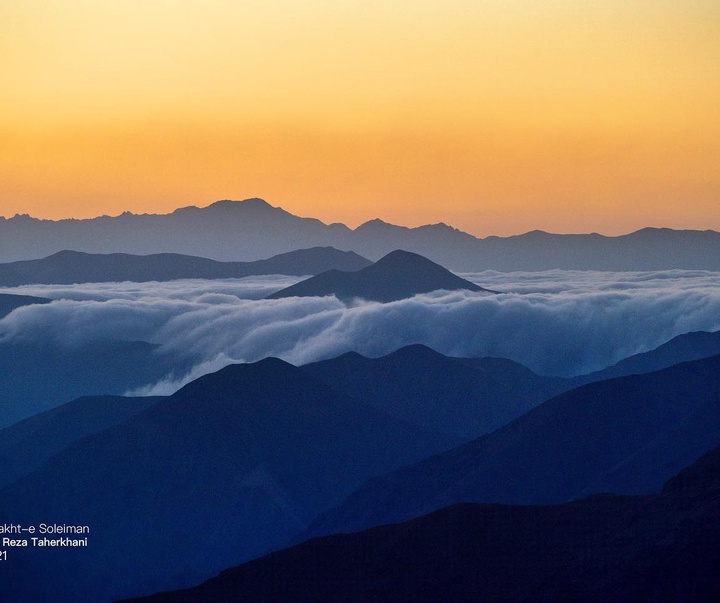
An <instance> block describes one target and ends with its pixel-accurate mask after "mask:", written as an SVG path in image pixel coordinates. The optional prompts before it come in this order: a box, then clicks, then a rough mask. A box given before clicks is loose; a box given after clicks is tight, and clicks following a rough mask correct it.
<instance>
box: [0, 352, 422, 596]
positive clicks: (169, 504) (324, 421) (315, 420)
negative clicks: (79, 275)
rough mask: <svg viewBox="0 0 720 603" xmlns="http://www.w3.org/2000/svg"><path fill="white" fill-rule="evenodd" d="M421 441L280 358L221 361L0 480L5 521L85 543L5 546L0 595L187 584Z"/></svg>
mask: <svg viewBox="0 0 720 603" xmlns="http://www.w3.org/2000/svg"><path fill="white" fill-rule="evenodd" d="M1 434H2V432H0V435H1ZM430 449H431V438H430V437H429V436H427V435H426V434H424V433H423V432H422V431H421V430H419V429H417V428H415V427H413V426H411V425H409V424H407V423H404V422H402V421H399V420H397V419H394V418H392V417H389V416H388V415H386V414H384V413H381V412H380V411H378V410H376V409H375V408H372V407H368V406H367V405H365V404H363V403H362V402H359V401H357V400H354V399H352V398H350V397H349V396H347V395H345V394H343V393H342V392H338V391H336V390H334V389H332V388H330V387H329V386H327V385H325V384H324V383H322V382H320V381H318V380H316V379H313V378H312V377H310V376H309V375H308V374H306V373H304V372H303V371H301V369H299V368H296V367H294V366H292V365H289V364H287V363H285V362H283V361H280V360H276V359H267V360H263V361H260V362H257V363H255V364H246V365H231V366H228V367H226V368H225V369H222V370H220V371H219V372H217V373H213V374H211V375H206V376H204V377H201V378H199V379H197V380H196V381H193V382H192V383H190V384H188V385H187V386H185V387H184V388H183V389H181V390H179V391H178V392H177V393H175V394H173V395H172V396H170V397H168V398H165V399H162V400H160V401H155V402H154V403H152V404H151V405H150V406H149V407H147V408H146V409H145V410H143V411H141V412H138V413H136V414H134V415H133V416H131V417H130V418H128V419H127V420H125V421H124V422H121V423H119V424H116V425H115V426H113V427H109V428H108V429H105V430H104V431H101V432H99V433H94V434H88V435H87V436H86V437H83V438H82V439H79V440H76V441H75V442H74V443H71V444H70V445H69V446H68V447H67V448H64V449H63V450H62V451H60V452H58V453H57V454H55V455H54V456H52V457H51V458H50V459H48V460H47V461H46V462H45V463H44V464H43V465H42V466H41V467H40V468H38V469H36V470H34V471H31V472H29V473H28V474H26V475H24V476H22V477H19V478H17V479H15V480H14V481H13V482H12V483H9V484H8V485H6V486H5V487H4V488H3V489H2V490H0V509H2V510H3V517H12V521H13V523H24V524H33V523H38V522H39V521H44V522H46V523H59V524H74V525H80V524H83V525H89V526H91V531H92V532H91V535H90V540H91V545H90V547H91V548H90V549H89V550H87V551H78V550H74V549H72V550H71V549H67V550H63V554H62V555H55V556H53V560H52V563H49V562H48V561H47V559H46V557H45V556H44V554H43V553H44V551H42V550H39V549H35V548H32V547H31V548H28V549H14V550H13V551H12V555H13V563H12V564H10V563H7V564H4V563H3V564H0V585H1V586H0V588H2V593H3V595H4V597H5V599H6V600H16V601H47V600H62V601H89V600H90V601H103V600H108V599H111V598H113V597H120V596H130V595H134V594H139V593H143V592H147V593H149V592H154V591H156V590H159V589H163V588H170V587H179V586H189V585H191V584H193V583H196V582H198V581H199V580H201V579H203V578H207V577H210V576H212V575H213V574H214V573H216V572H217V571H219V570H220V569H222V568H223V567H227V566H228V565H231V564H234V563H238V562H241V561H243V560H245V559H249V558H252V557H255V556H257V555H259V554H262V553H264V552H267V551H269V550H272V549H274V548H277V547H278V546H280V545H283V544H284V543H285V542H286V541H287V540H288V539H289V538H290V537H291V536H292V535H293V534H295V533H297V532H298V531H299V530H301V529H303V528H304V527H306V526H307V525H308V524H309V522H310V521H311V520H312V519H313V518H314V517H315V516H316V515H317V514H318V513H319V512H320V511H322V510H324V509H326V508H327V507H328V506H329V505H332V504H333V503H337V502H339V501H340V500H341V499H342V498H343V497H344V496H345V495H347V494H348V493H349V492H350V491H351V490H352V489H353V488H355V487H357V486H359V485H360V483H362V482H363V481H364V480H365V479H367V478H368V477H371V476H372V475H377V474H380V473H383V472H386V471H388V470H391V469H393V468H397V467H399V466H401V465H403V464H407V463H410V462H413V461H416V460H419V459H420V458H423V457H425V456H427V454H428V453H429V450H430ZM88 553H91V554H90V555H88ZM18 568H23V571H19V569H18Z"/></svg>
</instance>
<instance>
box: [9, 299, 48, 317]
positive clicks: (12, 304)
mask: <svg viewBox="0 0 720 603" xmlns="http://www.w3.org/2000/svg"><path fill="white" fill-rule="evenodd" d="M51 301H52V300H51V299H47V298H45V297H33V296H31V295H11V294H8V293H0V320H1V319H3V318H5V317H6V316H7V315H8V314H10V312H12V311H13V310H15V309H16V308H21V307H22V306H30V305H32V304H49V303H50V302H51Z"/></svg>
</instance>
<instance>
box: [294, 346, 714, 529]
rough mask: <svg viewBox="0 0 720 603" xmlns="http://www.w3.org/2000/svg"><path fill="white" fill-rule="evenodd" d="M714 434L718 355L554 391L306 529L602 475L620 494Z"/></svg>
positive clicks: (568, 487) (681, 463) (639, 489)
mask: <svg viewBox="0 0 720 603" xmlns="http://www.w3.org/2000/svg"><path fill="white" fill-rule="evenodd" d="M718 443H720V356H714V357H712V358H707V359H703V360H697V361H693V362H687V363H683V364H680V365H677V366H674V367H670V368H668V369H665V370H663V371H659V372H655V373H649V374H646V375H634V376H629V377H622V378H618V379H611V380H608V381H601V382H598V383H592V384H589V385H585V386H582V387H580V388H577V389H574V390H571V391H568V392H565V393H564V394H560V395H559V396H557V397H555V398H553V399H551V400H548V401H547V402H544V403H543V404H541V405H540V406H538V407H537V408H535V409H534V410H531V411H530V412H529V413H527V414H525V415H523V416H522V417H520V418H519V419H517V420H515V421H513V422H512V423H510V424H508V425H506V426H505V427H503V428H501V429H499V430H498V431H496V432H493V433H491V434H488V435H486V436H483V437H481V438H478V439H476V440H473V441H471V442H468V443H467V444H464V445H462V446H459V447H457V448H455V449H453V450H450V451H448V452H445V453H442V454H439V455H437V456H435V457H432V458H430V459H427V460H424V461H421V462H419V463H417V464H415V465H412V466H409V467H405V468H403V469H400V470H398V471H396V472H394V473H390V474H388V475H385V476H382V477H380V478H376V479H373V480H371V481H369V482H368V483H366V484H365V485H364V486H363V487H362V488H360V489H359V490H358V491H356V492H354V493H353V494H352V495H351V496H350V497H349V498H348V499H347V500H346V501H344V502H343V504H342V505H340V506H339V507H338V508H336V509H333V510H332V511H330V512H329V513H327V514H326V515H325V516H324V517H321V518H320V519H318V521H317V522H316V523H315V525H314V527H313V528H312V529H311V530H310V532H309V533H308V534H307V535H308V536H311V535H322V534H327V533H333V532H346V531H356V530H359V529H364V528H367V527H371V526H374V525H380V524H384V523H391V522H396V521H403V520H406V519H410V518H412V517H417V516H419V515H423V514H425V513H428V512H430V511H433V510H436V509H440V508H442V507H445V506H448V505H451V504H455V503H458V502H499V503H506V504H556V503H561V502H565V501H568V500H572V499H574V498H577V497H579V496H585V495H588V494H592V493H597V492H602V491H604V490H605V489H606V484H607V483H612V484H613V490H614V491H615V492H617V493H621V494H644V493H651V492H654V491H657V490H659V489H660V487H661V486H662V484H663V482H664V481H665V480H666V479H668V478H669V477H670V476H671V475H673V474H674V473H675V472H677V471H678V470H679V469H681V468H682V467H685V466H687V465H689V464H690V463H691V462H693V461H694V460H695V459H696V458H698V457H699V456H700V455H702V454H703V453H705V452H706V451H708V450H709V449H711V448H713V447H714V446H716V445H717V444H718ZM626 466H628V467H629V469H628V470H627V471H622V469H623V468H624V467H626ZM623 476H624V477H626V478H627V479H622V478H623Z"/></svg>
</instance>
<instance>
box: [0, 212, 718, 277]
mask: <svg viewBox="0 0 720 603" xmlns="http://www.w3.org/2000/svg"><path fill="white" fill-rule="evenodd" d="M318 246H321V247H327V246H330V247H335V248H336V249H341V250H345V251H354V252H356V253H358V254H360V255H361V256H363V257H366V258H369V259H370V260H372V261H375V260H377V259H379V258H381V257H382V256H384V255H386V254H388V253H389V252H391V251H393V250H394V249H405V250H407V251H412V252H414V253H419V254H421V255H423V256H425V257H427V258H429V259H431V260H432V261H434V262H437V263H439V264H441V265H443V266H446V267H447V268H449V269H451V270H454V271H480V270H501V271H509V270H548V269H553V268H560V269H569V270H663V269H671V268H685V269H701V270H720V233H717V232H714V231H711V230H708V231H692V230H683V231H680V230H671V229H667V228H646V229H643V230H639V231H637V232H634V233H631V234H627V235H623V236H617V237H607V236H603V235H599V234H582V235H556V234H550V233H546V232H542V231H532V232H528V233H525V234H522V235H517V236H511V237H494V236H491V237H487V238H484V239H478V238H476V237H474V236H472V235H470V234H467V233H464V232H462V231H459V230H457V229H456V228H452V227H450V226H447V225H446V224H432V225H427V226H420V227H418V228H406V227H402V226H394V225H392V224H388V223H386V222H383V221H382V220H378V219H376V220H371V221H369V222H366V223H365V224H362V225H361V226H359V227H358V228H356V229H354V230H353V229H350V228H348V227H347V226H345V225H343V224H329V225H328V224H324V223H322V222H320V221H319V220H316V219H313V218H301V217H298V216H295V215H293V214H290V213H288V212H287V211H285V210H283V209H281V208H279V207H272V206H271V205H269V204H268V203H266V202H265V201H263V200H261V199H247V200H245V201H218V202H216V203H213V204H212V205H210V206H208V207H205V208H197V207H185V208H181V209H178V210H176V211H174V212H173V213H171V214H165V215H148V214H142V215H135V214H131V213H129V212H126V213H124V214H122V215H120V216H116V217H109V216H102V217H99V218H93V219H88V220H75V219H68V220H59V221H51V220H38V219H35V218H32V217H30V216H27V215H18V216H15V217H13V218H10V219H5V218H0V262H12V261H15V260H26V259H36V258H42V257H46V256H49V255H52V254H54V253H57V252H59V251H62V250H64V249H74V250H76V251H84V252H88V253H102V254H105V253H131V254H142V255H148V254H158V253H175V254H185V255H191V256H199V257H206V258H211V259H215V260H220V261H254V260H259V259H262V258H268V257H271V256H274V255H277V254H281V253H286V252H290V251H294V250H296V249H307V248H311V247H318Z"/></svg>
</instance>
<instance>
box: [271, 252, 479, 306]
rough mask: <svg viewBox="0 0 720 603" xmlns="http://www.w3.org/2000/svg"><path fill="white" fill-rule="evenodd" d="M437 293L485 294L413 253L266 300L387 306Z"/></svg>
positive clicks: (332, 274)
mask: <svg viewBox="0 0 720 603" xmlns="http://www.w3.org/2000/svg"><path fill="white" fill-rule="evenodd" d="M438 289H447V290H449V291H454V290H457V289H467V290H469V291H487V290H486V289H483V288H482V287H478V286H477V285H476V284H474V283H471V282H470V281H468V280H465V279H463V278H460V277H459V276H456V275H454V274H453V273H452V272H450V271H449V270H446V269H445V268H443V267H442V266H439V265H438V264H436V263H435V262H431V261H430V260H428V259H427V258H424V257H422V256H421V255H418V254H416V253H410V252H408V251H402V250H396V251H393V252H391V253H389V254H388V255H386V256H384V257H383V258H381V259H379V260H378V261H377V262H375V263H374V264H372V265H371V266H368V267H367V268H363V269H362V270H358V271H356V272H341V271H338V270H330V271H328V272H323V273H322V274H318V275H316V276H313V277H310V278H309V279H307V280H304V281H301V282H299V283H296V284H295V285H291V286H290V287H286V288H285V289H281V290H280V291H277V292H275V293H273V294H271V295H269V296H268V299H279V298H282V297H293V296H298V297H308V296H324V295H335V296H336V297H337V298H338V299H342V300H351V299H353V298H362V299H366V300H371V301H379V302H390V301H396V300H399V299H404V298H406V297H412V296H413V295H417V294H419V293H429V292H430V291H435V290H438Z"/></svg>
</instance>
